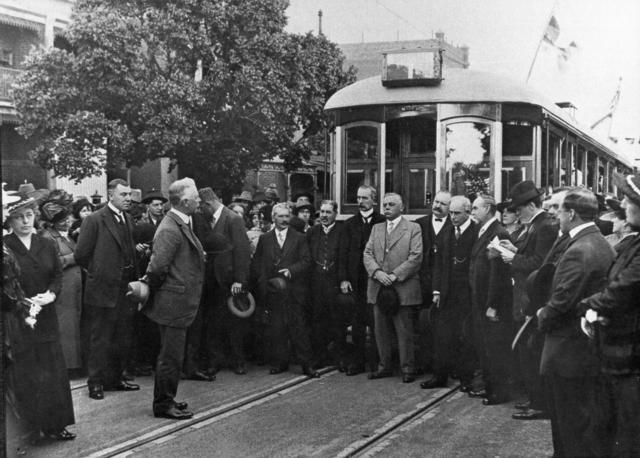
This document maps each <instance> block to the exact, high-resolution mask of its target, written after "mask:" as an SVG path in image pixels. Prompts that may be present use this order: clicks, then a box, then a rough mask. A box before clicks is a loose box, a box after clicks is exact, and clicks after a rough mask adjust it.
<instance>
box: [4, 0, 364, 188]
mask: <svg viewBox="0 0 640 458" xmlns="http://www.w3.org/2000/svg"><path fill="white" fill-rule="evenodd" d="M286 7H287V2H286V1H283V0H268V1H265V0H208V1H207V0H173V1H170V2H167V1H162V0H129V1H126V0H111V1H109V2H104V1H102V0H79V1H78V3H77V4H76V6H75V10H74V17H73V21H72V23H71V25H70V26H69V28H68V29H67V31H66V32H65V38H66V39H67V40H68V42H69V43H70V47H71V49H72V51H65V50H61V49H50V50H46V51H39V52H36V53H34V54H33V55H32V56H31V57H30V59H28V61H27V63H26V72H25V74H24V75H23V76H22V77H21V78H20V79H19V80H18V82H17V83H16V85H15V86H14V98H15V102H16V108H17V110H18V112H19V115H20V120H21V124H20V126H19V127H18V130H19V132H20V133H21V134H22V135H24V136H25V137H31V136H36V138H38V139H39V143H38V146H37V147H36V148H35V150H34V151H33V152H32V155H33V158H34V159H35V161H36V162H37V163H38V164H40V165H41V166H43V167H45V168H49V169H52V170H53V171H54V173H55V174H57V175H62V176H67V177H70V178H75V179H81V178H84V177H86V176H90V175H94V174H100V173H101V172H102V171H103V169H104V167H105V165H107V164H122V165H125V166H134V165H141V164H143V163H144V162H145V161H147V160H152V159H156V158H160V157H166V158H169V159H171V164H172V167H173V166H175V165H177V164H179V165H180V166H181V167H184V169H185V170H188V171H189V172H191V174H192V175H195V176H194V178H196V179H197V180H198V181H199V182H206V183H215V186H216V187H217V188H221V189H227V190H237V189H238V188H239V186H240V185H241V183H242V181H243V179H244V177H245V175H246V172H247V171H248V170H251V169H256V168H257V167H258V166H259V164H260V162H261V161H262V160H264V159H267V158H271V157H274V156H275V155H279V156H280V157H282V158H283V159H284V160H285V166H286V167H288V168H292V167H295V166H297V165H300V163H301V161H302V160H303V159H305V158H308V156H309V153H310V151H311V150H312V149H313V147H314V143H316V142H317V137H318V134H319V133H320V134H321V133H322V130H323V128H324V127H326V118H325V117H324V115H323V113H322V108H323V105H324V103H325V101H326V99H327V98H328V97H329V96H330V95H331V94H332V93H333V92H335V91H336V90H337V89H339V88H340V87H342V86H344V85H346V84H348V83H350V82H352V81H353V80H354V74H355V72H354V70H353V69H349V70H348V71H344V70H343V68H342V67H343V61H344V57H343V55H342V53H341V52H340V50H339V49H338V48H337V46H336V45H334V44H333V43H331V42H329V41H328V40H327V39H326V38H325V37H323V36H319V37H316V36H313V35H312V34H307V35H294V34H289V33H286V32H285V31H284V27H285V25H286V17H285V9H286ZM196 74H197V75H198V77H197V78H196ZM100 152H103V154H100ZM105 152H106V154H104V153H105Z"/></svg>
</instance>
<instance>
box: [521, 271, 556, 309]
mask: <svg viewBox="0 0 640 458" xmlns="http://www.w3.org/2000/svg"><path fill="white" fill-rule="evenodd" d="M555 271H556V266H555V265H554V264H552V263H550V262H549V263H547V264H544V265H543V266H542V267H540V268H539V269H538V270H534V271H533V272H531V273H530V274H529V276H528V277H527V281H526V291H527V296H529V302H530V304H531V308H532V309H535V310H537V309H539V308H540V307H544V305H545V304H546V303H547V301H548V300H549V299H551V284H552V282H553V275H554V274H555Z"/></svg>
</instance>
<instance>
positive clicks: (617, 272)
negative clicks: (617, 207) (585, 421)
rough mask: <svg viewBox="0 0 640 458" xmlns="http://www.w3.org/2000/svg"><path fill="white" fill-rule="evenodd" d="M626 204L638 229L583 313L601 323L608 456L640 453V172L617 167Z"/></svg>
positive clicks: (603, 442)
mask: <svg viewBox="0 0 640 458" xmlns="http://www.w3.org/2000/svg"><path fill="white" fill-rule="evenodd" d="M614 180H615V185H616V187H617V188H618V190H620V191H621V192H622V193H623V194H624V196H625V197H624V200H623V201H622V208H623V209H624V210H625V213H626V220H627V224H629V226H630V227H631V228H632V230H633V231H634V232H635V233H634V234H633V235H628V236H627V237H625V238H624V239H623V240H622V241H621V242H620V243H619V244H618V245H616V247H615V249H616V251H617V253H618V254H617V257H616V259H615V261H614V263H613V265H612V266H611V269H610V270H609V274H608V279H607V282H606V287H605V288H603V289H602V290H601V291H600V292H598V293H596V294H594V295H592V296H590V297H588V298H587V299H584V300H583V301H582V303H581V304H580V313H581V315H584V316H585V319H586V320H587V321H588V322H589V323H591V324H590V325H589V326H590V327H596V329H597V330H598V333H597V334H596V336H598V334H599V340H597V341H596V342H595V343H596V345H597V348H598V354H599V356H600V373H601V379H602V388H603V394H604V395H603V396H601V398H600V402H599V403H598V405H597V409H596V410H595V411H593V412H592V415H593V416H594V417H596V416H599V417H600V418H601V421H602V424H603V425H604V426H605V427H606V428H607V431H606V433H604V434H600V436H599V437H598V438H597V439H600V448H598V450H600V451H602V453H601V455H602V456H640V377H639V375H640V307H639V304H640V302H639V301H638V297H640V235H638V230H639V229H640V176H638V175H620V174H618V173H615V172H614Z"/></svg>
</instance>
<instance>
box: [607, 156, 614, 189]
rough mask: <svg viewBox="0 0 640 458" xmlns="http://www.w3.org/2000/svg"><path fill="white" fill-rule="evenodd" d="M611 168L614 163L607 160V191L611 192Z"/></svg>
mask: <svg viewBox="0 0 640 458" xmlns="http://www.w3.org/2000/svg"><path fill="white" fill-rule="evenodd" d="M613 169H614V165H613V163H612V162H609V167H608V168H607V192H611V193H612V192H613Z"/></svg>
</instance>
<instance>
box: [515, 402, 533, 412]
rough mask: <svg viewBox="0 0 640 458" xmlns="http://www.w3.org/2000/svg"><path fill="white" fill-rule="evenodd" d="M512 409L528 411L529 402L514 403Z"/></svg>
mask: <svg viewBox="0 0 640 458" xmlns="http://www.w3.org/2000/svg"><path fill="white" fill-rule="evenodd" d="M514 407H515V408H516V409H518V410H529V409H530V408H531V401H524V402H516V405H515V406H514Z"/></svg>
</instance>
